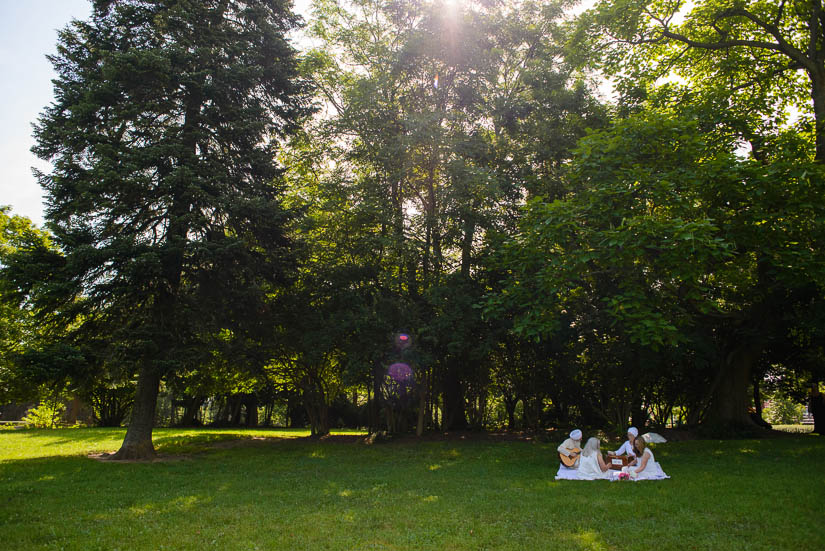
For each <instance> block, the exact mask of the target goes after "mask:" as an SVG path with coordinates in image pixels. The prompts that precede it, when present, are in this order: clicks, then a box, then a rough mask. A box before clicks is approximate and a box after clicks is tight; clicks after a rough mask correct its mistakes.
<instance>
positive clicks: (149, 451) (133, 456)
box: [108, 440, 157, 461]
mask: <svg viewBox="0 0 825 551" xmlns="http://www.w3.org/2000/svg"><path fill="white" fill-rule="evenodd" d="M156 458H157V453H156V452H155V447H154V446H153V445H152V441H151V440H148V441H144V442H140V443H137V444H125V443H124V444H123V445H122V446H121V447H120V449H119V450H118V451H117V453H115V454H114V455H112V456H110V457H109V458H108V459H109V460H111V461H149V460H152V459H156Z"/></svg>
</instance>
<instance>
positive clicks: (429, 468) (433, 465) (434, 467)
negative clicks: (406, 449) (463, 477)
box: [427, 463, 441, 471]
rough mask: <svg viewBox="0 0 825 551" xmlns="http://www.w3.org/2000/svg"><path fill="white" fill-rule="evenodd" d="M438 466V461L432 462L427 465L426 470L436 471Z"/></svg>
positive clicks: (439, 466)
mask: <svg viewBox="0 0 825 551" xmlns="http://www.w3.org/2000/svg"><path fill="white" fill-rule="evenodd" d="M440 468H441V465H439V464H438V463H434V464H432V465H430V466H429V467H427V470H430V471H437V470H438V469H440Z"/></svg>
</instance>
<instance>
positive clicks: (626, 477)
mask: <svg viewBox="0 0 825 551" xmlns="http://www.w3.org/2000/svg"><path fill="white" fill-rule="evenodd" d="M618 478H619V480H630V475H629V474H627V473H619V477H618Z"/></svg>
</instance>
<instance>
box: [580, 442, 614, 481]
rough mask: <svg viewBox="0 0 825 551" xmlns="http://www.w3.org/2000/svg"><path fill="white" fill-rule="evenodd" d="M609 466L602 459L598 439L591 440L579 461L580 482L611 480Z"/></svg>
mask: <svg viewBox="0 0 825 551" xmlns="http://www.w3.org/2000/svg"><path fill="white" fill-rule="evenodd" d="M608 469H609V466H608V465H607V463H605V461H604V457H602V450H601V446H600V443H599V439H598V438H589V439H588V440H587V443H586V444H585V445H584V449H583V450H582V453H581V459H579V480H599V479H602V478H604V479H608V478H610V472H609V470H608Z"/></svg>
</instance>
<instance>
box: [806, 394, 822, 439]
mask: <svg viewBox="0 0 825 551" xmlns="http://www.w3.org/2000/svg"><path fill="white" fill-rule="evenodd" d="M808 411H810V412H811V415H812V416H813V418H814V432H815V433H817V434H818V435H819V436H825V395H823V394H822V393H821V392H819V387H818V385H817V388H816V389H814V391H813V392H812V393H811V400H810V403H809V404H808Z"/></svg>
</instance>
